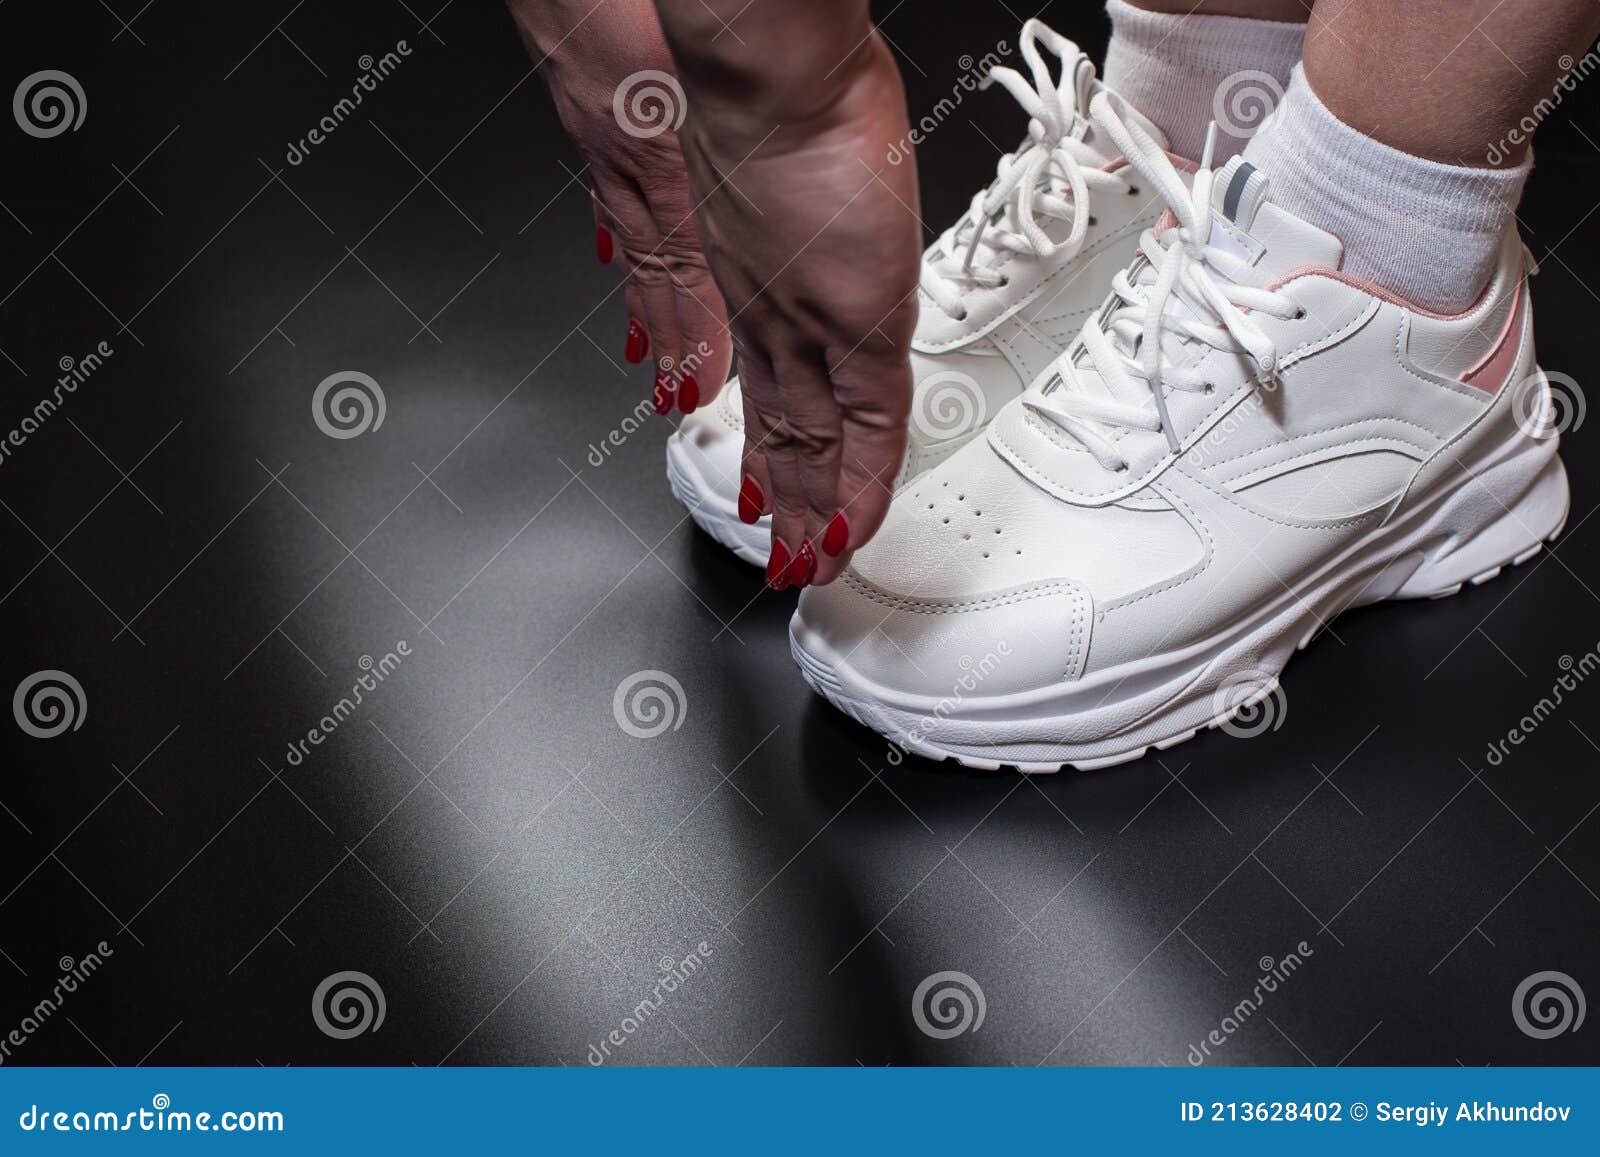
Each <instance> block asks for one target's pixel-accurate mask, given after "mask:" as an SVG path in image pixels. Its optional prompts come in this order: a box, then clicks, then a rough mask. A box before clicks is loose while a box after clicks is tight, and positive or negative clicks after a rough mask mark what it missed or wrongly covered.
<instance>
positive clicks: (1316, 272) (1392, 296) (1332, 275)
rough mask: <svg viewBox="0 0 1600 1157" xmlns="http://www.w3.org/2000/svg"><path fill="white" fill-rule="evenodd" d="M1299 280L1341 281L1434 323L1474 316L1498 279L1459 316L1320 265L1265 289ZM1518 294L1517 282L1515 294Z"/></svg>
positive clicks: (1293, 272) (1292, 272)
mask: <svg viewBox="0 0 1600 1157" xmlns="http://www.w3.org/2000/svg"><path fill="white" fill-rule="evenodd" d="M1302 277H1326V278H1329V279H1331V280H1333V281H1339V282H1343V283H1344V284H1345V285H1348V286H1350V287H1351V288H1352V289H1359V290H1360V291H1361V292H1362V293H1367V294H1371V295H1372V296H1373V297H1376V298H1377V299H1378V300H1379V301H1387V302H1388V303H1389V304H1390V305H1398V306H1399V307H1400V308H1401V309H1405V310H1409V311H1410V312H1412V313H1415V314H1418V315H1420V316H1422V317H1431V318H1433V319H1434V320H1435V321H1465V320H1466V319H1467V318H1469V317H1471V316H1472V315H1473V314H1475V313H1477V312H1478V311H1479V310H1480V309H1482V308H1483V305H1484V302H1486V301H1487V300H1488V299H1489V295H1490V294H1491V293H1493V292H1494V288H1495V285H1496V284H1497V283H1498V280H1499V279H1498V278H1490V279H1489V283H1488V285H1486V286H1484V290H1483V293H1482V294H1480V295H1479V297H1478V300H1477V301H1475V302H1473V303H1472V304H1471V305H1469V306H1467V308H1466V309H1464V310H1462V311H1461V312H1460V313H1435V312H1434V311H1433V310H1431V309H1427V308H1425V307H1424V306H1420V305H1418V304H1417V303H1416V302H1414V301H1407V300H1406V299H1405V298H1403V297H1401V296H1400V295H1399V294H1397V293H1393V292H1391V291H1389V290H1387V289H1385V288H1383V286H1381V285H1377V284H1375V283H1374V282H1371V281H1368V280H1367V279H1366V278H1364V277H1356V276H1354V275H1352V274H1349V273H1345V272H1344V271H1343V270H1338V269H1328V268H1326V267H1324V266H1321V265H1303V266H1301V267H1300V268H1298V269H1291V270H1289V272H1287V273H1285V274H1284V275H1283V276H1281V277H1279V278H1278V279H1277V280H1276V281H1274V282H1273V283H1272V284H1271V285H1269V286H1267V289H1268V290H1278V289H1282V288H1283V287H1284V286H1286V285H1288V284H1289V283H1290V282H1291V281H1297V280H1299V279H1300V278H1302ZM1520 291H1521V290H1520V282H1519V289H1518V292H1520Z"/></svg>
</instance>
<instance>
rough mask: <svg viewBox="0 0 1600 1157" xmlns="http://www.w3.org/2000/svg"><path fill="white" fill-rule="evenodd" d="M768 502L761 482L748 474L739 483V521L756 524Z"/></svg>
mask: <svg viewBox="0 0 1600 1157" xmlns="http://www.w3.org/2000/svg"><path fill="white" fill-rule="evenodd" d="M766 504H767V496H766V495H765V494H763V493H761V483H759V482H757V481H756V480H755V479H754V478H752V477H750V475H748V474H746V475H745V476H744V481H743V482H742V483H740V485H739V521H740V522H742V523H744V524H745V525H747V526H754V525H755V524H756V523H757V522H759V521H760V520H761V508H762V507H763V506H765V505H766ZM787 553H788V552H787V551H785V554H787Z"/></svg>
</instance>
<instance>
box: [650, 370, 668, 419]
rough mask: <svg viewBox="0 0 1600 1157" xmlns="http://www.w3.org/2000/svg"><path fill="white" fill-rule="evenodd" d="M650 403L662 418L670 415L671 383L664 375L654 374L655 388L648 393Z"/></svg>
mask: <svg viewBox="0 0 1600 1157" xmlns="http://www.w3.org/2000/svg"><path fill="white" fill-rule="evenodd" d="M650 402H651V404H652V405H654V406H655V408H656V413H658V414H660V415H662V416H663V417H665V416H666V415H667V414H670V413H672V383H671V382H670V381H668V380H667V375H666V374H663V373H659V372H658V373H657V374H656V388H655V389H654V390H652V391H651V392H650Z"/></svg>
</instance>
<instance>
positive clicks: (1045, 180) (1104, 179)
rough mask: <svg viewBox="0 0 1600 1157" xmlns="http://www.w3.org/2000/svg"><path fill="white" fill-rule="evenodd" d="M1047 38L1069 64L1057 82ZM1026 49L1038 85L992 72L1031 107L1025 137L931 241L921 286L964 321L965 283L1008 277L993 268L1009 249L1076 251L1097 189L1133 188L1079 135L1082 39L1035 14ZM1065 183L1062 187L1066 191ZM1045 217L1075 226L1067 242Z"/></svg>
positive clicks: (988, 283)
mask: <svg viewBox="0 0 1600 1157" xmlns="http://www.w3.org/2000/svg"><path fill="white" fill-rule="evenodd" d="M1041 41H1042V42H1043V43H1044V45H1045V46H1046V47H1047V48H1049V49H1050V51H1051V52H1053V53H1054V54H1055V55H1056V56H1058V57H1060V59H1061V61H1062V76H1061V78H1060V80H1059V81H1058V80H1057V79H1056V78H1055V77H1054V76H1052V75H1051V73H1050V69H1049V67H1048V66H1047V65H1046V64H1045V61H1044V58H1043V57H1042V56H1041V55H1040V53H1039V47H1038V45H1039V43H1040V42H1041ZM1020 46H1021V49H1022V57H1023V59H1024V60H1026V61H1027V62H1028V67H1029V69H1030V70H1031V71H1032V73H1033V83H1032V84H1029V83H1028V81H1027V80H1025V79H1024V78H1023V76H1022V74H1021V73H1019V72H1017V71H1016V70H1015V69H1011V68H995V69H991V70H990V72H989V78H990V79H991V80H994V81H996V82H997V83H999V84H1000V85H1001V86H1002V87H1003V88H1005V90H1006V91H1007V92H1009V93H1010V94H1011V95H1012V96H1014V97H1015V98H1016V100H1017V103H1018V104H1020V105H1021V106H1022V107H1023V109H1025V110H1026V111H1027V113H1028V116H1029V118H1030V120H1029V122H1028V143H1027V144H1025V145H1024V146H1023V147H1022V148H1021V149H1019V150H1018V151H1017V152H1015V153H1010V154H1007V155H1006V156H1004V157H1001V158H1000V163H999V164H998V165H997V166H996V170H995V179H994V181H993V182H992V183H991V184H990V185H989V187H988V188H987V189H985V190H983V191H982V192H981V193H978V194H977V195H976V196H975V197H973V198H972V204H971V205H970V206H969V207H968V209H967V212H966V213H965V214H963V215H962V217H961V219H960V220H959V221H957V222H956V223H955V224H954V225H953V226H951V227H950V228H949V229H947V230H945V232H944V234H943V235H942V236H941V237H940V238H939V239H938V240H937V241H935V242H934V243H933V246H932V247H931V248H930V249H929V251H928V254H927V257H926V259H925V260H924V261H923V265H922V289H923V291H924V292H925V293H927V295H928V296H929V297H931V298H932V299H933V300H934V302H936V303H937V304H938V306H939V307H940V308H941V309H943V310H944V311H945V313H946V314H947V315H948V316H949V317H951V318H952V319H954V320H957V321H960V320H961V319H962V318H964V317H965V316H966V307H965V306H964V305H963V304H962V300H961V299H962V296H963V294H964V293H965V291H966V290H967V289H969V288H971V287H974V286H977V287H981V288H986V289H994V288H998V287H1000V286H1003V285H1005V284H1006V275H1005V274H1002V273H999V272H997V271H996V270H994V269H991V268H988V266H989V265H991V264H992V263H993V262H994V261H995V260H996V259H997V258H999V257H1000V256H1001V255H1002V254H1003V253H1007V252H1009V253H1018V254H1032V255H1035V256H1038V257H1042V258H1049V257H1053V256H1055V255H1056V254H1057V253H1059V252H1061V251H1063V250H1065V251H1066V252H1067V253H1068V254H1069V255H1075V254H1076V253H1077V252H1078V251H1079V250H1080V249H1082V248H1083V242H1084V238H1085V237H1086V236H1087V235H1088V230H1089V190H1090V188H1091V187H1098V188H1117V189H1121V188H1124V187H1125V186H1126V185H1127V182H1126V180H1125V179H1124V178H1122V177H1120V176H1118V175H1116V174H1113V173H1107V172H1105V171H1104V170H1103V169H1102V168H1101V167H1100V166H1101V164H1102V158H1101V157H1100V155H1099V154H1098V153H1097V152H1096V151H1095V150H1094V149H1092V148H1090V147H1089V146H1088V145H1087V144H1085V143H1084V142H1083V140H1082V139H1081V132H1082V131H1083V130H1084V129H1086V128H1087V125H1088V122H1087V121H1086V120H1085V119H1084V116H1083V114H1082V112H1081V111H1080V110H1079V109H1078V95H1077V70H1078V61H1079V58H1080V57H1081V56H1082V53H1081V52H1079V50H1078V47H1077V45H1075V44H1073V43H1072V41H1070V40H1068V39H1067V38H1066V37H1064V36H1062V35H1060V34H1059V33H1057V32H1055V31H1054V30H1053V29H1051V28H1049V27H1048V26H1047V25H1045V24H1042V23H1040V22H1039V21H1038V20H1029V21H1028V22H1027V23H1026V24H1024V25H1023V26H1022V38H1021V41H1020ZM1061 185H1064V186H1065V189H1064V190H1059V187H1060V186H1061ZM1058 190H1059V191H1058ZM1063 192H1064V193H1065V194H1066V195H1063ZM1041 217H1045V218H1051V219H1054V220H1058V221H1065V222H1068V223H1069V224H1070V226H1071V231H1070V232H1069V233H1068V235H1067V237H1066V239H1065V240H1063V241H1059V242H1057V241H1053V240H1051V238H1050V235H1049V234H1048V233H1046V232H1045V228H1044V226H1043V225H1041V224H1040V218H1041Z"/></svg>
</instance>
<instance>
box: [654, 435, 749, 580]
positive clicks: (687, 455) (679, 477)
mask: <svg viewBox="0 0 1600 1157" xmlns="http://www.w3.org/2000/svg"><path fill="white" fill-rule="evenodd" d="M667 483H668V484H669V485H670V486H671V487H672V493H673V496H674V497H675V498H677V500H678V501H679V502H681V503H683V505H684V508H685V509H686V510H688V512H689V517H690V518H692V519H694V524H695V525H696V526H698V527H699V528H700V529H701V530H703V531H705V532H706V533H707V534H709V535H710V536H711V537H712V538H714V539H716V540H717V541H718V542H720V543H721V544H722V545H723V546H725V547H727V548H728V549H729V550H731V551H733V553H734V554H736V555H738V556H739V558H741V559H743V560H744V561H745V562H747V563H749V564H750V565H751V566H757V567H765V566H766V565H767V556H768V555H769V554H770V553H771V551H772V516H771V515H766V514H764V515H762V516H761V518H760V519H759V520H758V521H757V522H756V523H755V524H754V525H750V524H749V523H745V522H741V521H739V510H738V506H737V497H735V498H733V499H730V498H728V497H726V496H725V495H724V494H723V493H722V492H721V491H719V490H718V489H717V488H716V487H715V486H714V485H712V483H711V480H710V479H709V478H707V477H706V476H705V474H704V472H703V471H702V470H701V469H700V463H699V462H698V461H697V459H696V456H695V455H694V453H693V452H692V451H690V450H689V449H688V447H687V446H685V445H684V442H683V438H682V435H679V434H674V435H673V436H672V437H671V438H669V439H668V440H667Z"/></svg>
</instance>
